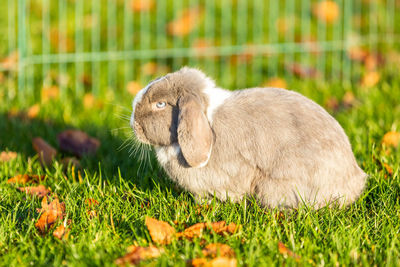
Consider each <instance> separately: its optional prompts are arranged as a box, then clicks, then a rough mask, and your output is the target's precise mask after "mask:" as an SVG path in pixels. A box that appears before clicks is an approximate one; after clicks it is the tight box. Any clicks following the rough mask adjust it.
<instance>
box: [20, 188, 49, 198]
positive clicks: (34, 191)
mask: <svg viewBox="0 0 400 267" xmlns="http://www.w3.org/2000/svg"><path fill="white" fill-rule="evenodd" d="M18 190H19V191H21V192H25V193H26V194H28V195H32V196H37V197H39V198H42V197H44V196H46V195H48V194H49V193H50V192H51V191H50V190H49V189H47V188H46V187H45V186H44V185H38V186H27V187H18Z"/></svg>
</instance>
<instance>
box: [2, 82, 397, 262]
mask: <svg viewBox="0 0 400 267" xmlns="http://www.w3.org/2000/svg"><path fill="white" fill-rule="evenodd" d="M290 88H294V89H296V90H297V91H299V92H301V93H303V94H305V95H307V96H308V97H310V98H312V99H314V100H316V101H317V102H318V103H320V104H323V103H324V102H325V101H326V100H327V99H328V98H329V97H331V96H336V97H338V98H339V99H340V98H341V97H342V95H343V94H344V92H345V91H346V90H352V91H353V92H354V93H355V95H356V97H357V104H356V105H355V106H354V107H353V108H350V109H343V110H339V111H338V112H336V113H335V117H336V118H337V119H338V120H339V122H340V123H341V124H342V125H343V127H344V129H345V131H346V133H347V134H348V136H349V138H350V140H351V143H352V145H353V150H354V153H355V155H356V157H357V159H358V162H359V164H360V166H362V168H363V169H364V170H365V171H366V172H367V173H368V174H369V176H370V178H369V180H368V186H367V188H366V190H365V193H364V194H363V195H362V196H361V198H360V199H359V200H358V201H357V202H356V203H354V204H353V205H351V206H350V207H348V208H345V209H336V208H323V209H321V210H318V211H315V210H312V209H309V208H307V207H302V208H300V209H298V210H296V211H285V218H284V219H279V216H277V215H278V214H279V212H278V211H277V210H268V209H262V208H260V207H259V206H258V205H257V204H256V203H253V202H252V201H249V200H248V201H247V202H242V203H240V204H232V203H222V202H219V201H217V200H214V201H213V202H212V205H211V207H212V208H211V209H209V210H208V209H202V210H201V212H200V213H199V212H198V208H197V204H196V203H195V201H194V200H193V198H192V196H191V195H190V194H189V193H187V192H184V191H182V190H180V189H179V188H177V187H176V186H175V185H174V184H172V183H171V182H170V181H169V180H168V177H167V176H166V175H165V174H164V173H163V171H162V170H161V169H160V168H159V167H158V166H157V163H156V161H155V159H154V156H152V157H151V160H150V162H151V164H150V162H149V161H142V160H141V158H140V157H139V154H133V155H130V152H129V148H122V149H119V147H120V146H121V145H122V144H123V143H124V141H125V140H126V139H127V138H128V136H129V129H128V128H122V129H119V128H120V127H127V126H128V121H127V120H126V119H124V118H123V117H124V116H126V115H129V102H130V99H129V98H127V97H126V96H124V95H119V94H116V96H115V98H114V100H111V101H110V100H109V99H110V98H107V100H105V99H106V98H103V99H100V100H102V101H103V102H105V104H104V105H103V106H102V107H101V108H92V109H85V108H84V107H83V106H82V103H80V102H79V101H77V100H63V101H50V102H47V103H44V104H42V106H41V112H40V114H39V116H38V117H37V118H35V119H32V120H21V119H19V118H9V117H8V115H7V114H8V112H9V110H10V109H11V108H18V109H23V108H26V107H27V106H29V105H27V106H23V105H21V104H18V102H15V103H13V102H8V101H5V97H3V98H0V103H1V105H0V151H2V150H10V151H16V152H18V153H19V156H18V158H17V159H16V160H13V161H10V162H7V163H0V265H3V266H28V265H35V266H44V265H47V266H49V265H51V266H64V265H68V266H108V265H113V262H114V260H115V259H116V258H118V257H120V256H122V255H124V253H125V249H126V247H127V246H129V245H132V244H133V243H134V242H137V243H138V244H139V245H143V246H147V245H148V244H150V243H151V238H150V236H149V233H148V231H147V229H146V227H145V225H144V218H145V216H151V217H154V218H157V219H160V220H164V221H167V222H169V223H170V224H173V221H175V220H176V221H178V223H179V224H178V225H177V226H176V228H177V230H182V229H183V228H184V224H186V225H192V224H194V223H197V222H203V221H219V220H225V221H227V222H235V223H237V224H240V225H242V229H241V230H240V231H239V232H238V233H236V234H234V235H232V236H227V237H222V236H219V235H214V234H211V233H207V234H206V235H205V237H204V239H205V240H206V243H212V242H221V243H226V244H228V245H230V246H231V247H232V248H233V249H234V250H235V252H236V255H237V260H238V264H239V265H245V266H269V265H271V264H273V265H283V264H285V265H286V264H287V265H289V266H292V265H309V266H314V265H316V266H322V265H329V266H337V265H338V264H340V265H360V264H362V265H367V266H368V265H378V266H382V265H388V266H394V265H399V264H400V261H399V258H400V242H399V236H400V235H399V229H400V203H399V195H400V186H399V182H400V181H399V179H400V177H399V163H400V150H399V149H398V150H392V152H391V153H390V154H389V155H386V154H385V153H383V151H382V147H381V139H382V136H383V135H384V133H385V132H387V131H389V130H400V125H399V124H400V119H399V118H400V106H399V101H398V99H400V80H399V79H398V78H397V77H396V78H391V77H390V76H387V77H384V79H383V81H382V82H381V83H380V84H379V85H378V87H376V88H370V89H362V88H358V87H354V88H353V87H348V88H343V87H342V86H340V85H334V84H331V85H327V84H325V85H323V84H318V83H315V82H304V81H298V80H293V81H292V82H291V84H290ZM0 96H1V94H0ZM71 99H72V98H71ZM107 101H108V102H107ZM24 102H26V103H29V102H33V99H32V100H30V99H25V101H24ZM30 104H32V103H30ZM67 128H78V129H82V130H84V131H87V132H88V133H89V134H90V135H92V136H95V137H97V138H99V139H100V140H101V147H100V149H99V151H98V153H97V154H96V155H95V156H92V157H85V158H83V159H82V161H81V163H82V168H83V169H82V170H81V172H82V173H83V175H82V176H83V178H82V180H81V181H80V180H79V179H78V176H77V175H76V174H75V175H73V173H72V170H71V168H69V169H68V171H67V172H65V177H66V178H67V179H65V177H64V175H63V174H64V172H63V170H62V167H61V166H60V164H59V162H58V161H56V162H55V163H54V165H53V166H51V167H49V168H45V169H43V168H42V167H41V165H40V163H39V162H38V159H37V158H36V156H35V153H34V151H33V149H32V146H31V139H32V137H35V136H41V137H43V138H44V139H46V140H47V141H48V142H49V143H51V144H52V145H53V146H55V147H57V142H56V135H57V133H59V132H60V131H62V130H64V129H67ZM60 157H61V156H60V155H59V157H58V158H60ZM381 162H386V163H388V164H390V165H391V166H392V167H393V169H394V172H393V175H389V174H388V173H386V171H385V170H384V168H383V166H382V164H381ZM150 165H151V166H150ZM19 173H34V174H47V175H48V177H49V178H48V179H47V180H46V181H45V182H44V184H45V185H46V186H48V187H50V188H51V189H52V191H53V192H54V193H55V194H57V195H58V197H59V198H60V200H61V201H64V202H65V204H66V219H71V220H72V223H71V225H70V229H71V236H70V238H69V239H68V240H67V241H59V240H57V239H55V238H54V237H53V236H52V234H51V232H50V234H47V235H45V236H41V235H40V234H39V233H38V231H37V230H36V229H35V227H34V224H35V221H36V220H37V219H38V217H39V214H38V213H37V212H36V209H37V208H40V200H39V199H38V198H36V197H30V196H26V195H25V194H24V193H21V192H19V191H17V190H16V188H15V187H14V186H11V185H9V184H7V183H6V181H7V179H8V178H10V177H12V176H14V175H16V174H19ZM385 176H387V177H385ZM74 177H75V178H74ZM87 198H94V199H96V200H98V201H99V202H100V205H99V208H98V217H96V218H94V219H90V218H89V216H88V215H87V208H86V206H85V203H84V202H85V199H87ZM279 241H282V242H283V243H284V244H286V245H287V246H288V247H289V248H290V249H291V250H293V251H294V252H295V253H296V254H298V255H300V256H301V260H300V262H296V261H295V260H294V259H292V258H287V259H285V258H284V257H283V256H282V255H280V254H279V253H278V249H277V244H278V242H279ZM202 247H204V244H203V243H201V240H194V241H193V242H191V241H187V240H180V241H174V242H173V243H172V244H170V245H167V246H165V253H164V254H163V255H162V256H161V257H160V258H158V259H155V260H153V261H149V262H148V263H151V265H162V266H175V265H178V266H185V262H186V260H188V259H191V258H195V257H199V256H200V252H201V249H202Z"/></svg>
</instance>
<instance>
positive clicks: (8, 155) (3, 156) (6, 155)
mask: <svg viewBox="0 0 400 267" xmlns="http://www.w3.org/2000/svg"><path fill="white" fill-rule="evenodd" d="M17 156H18V154H17V152H12V151H8V152H6V151H2V152H1V153H0V162H7V161H10V160H13V159H16V158H17Z"/></svg>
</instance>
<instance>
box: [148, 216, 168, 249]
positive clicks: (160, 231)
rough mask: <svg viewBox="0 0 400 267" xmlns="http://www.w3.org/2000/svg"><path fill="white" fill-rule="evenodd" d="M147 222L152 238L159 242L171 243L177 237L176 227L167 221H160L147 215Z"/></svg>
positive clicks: (163, 243)
mask: <svg viewBox="0 0 400 267" xmlns="http://www.w3.org/2000/svg"><path fill="white" fill-rule="evenodd" d="M145 224H146V226H147V229H148V230H149V233H150V236H151V239H152V240H153V241H154V242H155V243H157V244H161V245H166V244H169V243H171V241H172V239H173V238H174V237H175V232H176V231H175V229H174V228H173V227H172V226H171V225H169V224H168V223H167V222H163V221H159V220H156V219H153V218H150V217H147V216H146V219H145Z"/></svg>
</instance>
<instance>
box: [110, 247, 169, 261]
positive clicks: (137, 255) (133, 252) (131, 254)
mask: <svg viewBox="0 0 400 267" xmlns="http://www.w3.org/2000/svg"><path fill="white" fill-rule="evenodd" d="M162 252H163V250H162V249H159V248H156V247H153V246H151V247H138V246H130V247H129V248H128V253H127V254H125V256H123V257H121V258H118V259H116V260H115V264H116V265H119V266H125V265H130V264H133V265H136V264H139V263H140V262H141V261H143V260H148V259H152V258H157V257H159V256H160V255H161V253H162Z"/></svg>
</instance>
